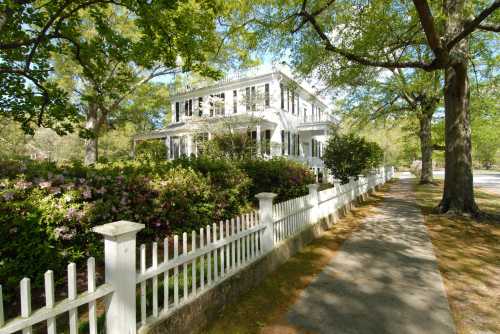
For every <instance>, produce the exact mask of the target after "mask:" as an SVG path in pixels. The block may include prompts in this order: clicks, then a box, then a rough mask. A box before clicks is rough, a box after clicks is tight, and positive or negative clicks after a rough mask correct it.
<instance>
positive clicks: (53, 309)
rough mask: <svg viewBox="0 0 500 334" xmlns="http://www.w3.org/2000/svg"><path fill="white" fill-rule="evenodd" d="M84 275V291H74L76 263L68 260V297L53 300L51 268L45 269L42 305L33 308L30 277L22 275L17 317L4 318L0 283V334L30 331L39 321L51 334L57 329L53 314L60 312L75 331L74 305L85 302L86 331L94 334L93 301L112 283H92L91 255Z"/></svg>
mask: <svg viewBox="0 0 500 334" xmlns="http://www.w3.org/2000/svg"><path fill="white" fill-rule="evenodd" d="M87 277H88V289H87V291H85V292H83V293H81V294H78V291H77V280H76V278H77V270H76V265H75V264H74V263H70V264H69V265H68V268H67V281H68V297H67V298H66V299H64V300H61V301H56V300H55V285H54V281H55V279H54V273H53V272H52V271H51V270H48V271H46V272H45V274H44V286H45V306H44V307H42V308H39V309H37V310H34V311H32V309H31V281H30V279H29V278H23V279H22V280H21V282H20V297H21V314H20V316H19V317H17V318H14V319H9V320H7V319H5V318H4V313H3V308H2V306H3V298H2V289H1V286H0V334H10V333H17V332H22V333H23V334H24V333H33V329H32V328H33V326H35V325H37V324H40V323H43V322H45V323H46V328H47V329H46V332H47V333H48V334H55V333H58V332H60V331H58V328H57V327H56V317H57V316H59V315H62V314H67V315H68V317H69V319H68V320H69V322H68V326H69V333H71V334H73V333H78V326H79V318H78V307H80V306H82V305H88V307H89V316H88V321H89V333H90V334H96V333H97V316H96V307H95V305H96V301H97V300H98V299H101V298H103V297H105V296H107V295H109V294H111V293H113V287H112V286H111V285H110V284H102V285H100V286H99V287H96V284H95V260H94V259H93V258H89V259H88V261H87ZM6 320H7V321H6Z"/></svg>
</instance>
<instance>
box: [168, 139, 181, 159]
mask: <svg viewBox="0 0 500 334" xmlns="http://www.w3.org/2000/svg"><path fill="white" fill-rule="evenodd" d="M179 148H180V145H179V137H170V159H177V158H179V157H180V152H179Z"/></svg>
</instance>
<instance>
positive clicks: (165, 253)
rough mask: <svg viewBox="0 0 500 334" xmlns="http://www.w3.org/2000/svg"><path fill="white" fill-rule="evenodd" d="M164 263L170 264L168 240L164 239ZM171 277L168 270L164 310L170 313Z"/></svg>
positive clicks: (164, 289) (165, 281)
mask: <svg viewBox="0 0 500 334" xmlns="http://www.w3.org/2000/svg"><path fill="white" fill-rule="evenodd" d="M163 262H164V263H167V262H168V238H165V239H163ZM169 283H170V277H169V270H166V271H165V273H164V274H163V309H164V310H165V311H168V307H169V304H170V300H169V299H170V298H169V297H170V296H169V294H170V289H169Z"/></svg>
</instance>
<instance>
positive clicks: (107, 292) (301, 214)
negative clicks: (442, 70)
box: [0, 167, 394, 334]
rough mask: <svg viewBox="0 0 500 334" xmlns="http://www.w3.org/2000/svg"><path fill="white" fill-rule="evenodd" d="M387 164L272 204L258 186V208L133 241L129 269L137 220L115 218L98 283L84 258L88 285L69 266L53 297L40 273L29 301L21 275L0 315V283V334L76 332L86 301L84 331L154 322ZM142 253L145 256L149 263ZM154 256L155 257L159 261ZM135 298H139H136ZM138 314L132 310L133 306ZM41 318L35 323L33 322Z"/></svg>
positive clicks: (360, 188)
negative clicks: (8, 313)
mask: <svg viewBox="0 0 500 334" xmlns="http://www.w3.org/2000/svg"><path fill="white" fill-rule="evenodd" d="M393 174H394V168H393V167H385V168H381V169H380V170H378V171H377V172H374V173H371V174H370V175H368V176H366V177H365V176H362V175H359V176H358V177H357V178H356V179H355V178H350V180H349V182H348V183H346V184H341V183H340V182H339V181H338V180H334V187H333V188H329V189H326V190H323V191H318V185H316V184H313V185H309V194H308V195H306V196H302V197H298V198H294V199H291V200H289V201H286V202H281V203H277V204H274V205H273V198H274V197H275V196H276V195H275V194H273V193H260V194H258V195H257V196H256V197H257V198H258V199H259V209H258V211H255V212H252V213H249V214H245V215H242V216H238V217H236V218H234V219H231V220H226V221H224V222H219V223H218V224H213V225H212V226H206V227H205V228H201V229H200V230H199V232H198V233H197V232H196V231H193V232H192V233H191V235H190V237H188V234H187V233H183V234H182V239H181V240H179V236H177V235H174V236H173V237H171V238H166V239H165V240H164V241H163V245H162V246H160V250H161V253H160V254H159V247H158V244H157V243H156V242H155V243H152V244H151V245H150V247H149V248H148V247H147V246H146V245H141V246H140V251H139V254H140V256H139V270H137V268H136V234H137V232H139V231H140V230H141V229H143V228H144V226H143V225H142V224H137V223H133V222H126V221H120V222H115V223H110V224H105V225H101V226H98V227H96V228H95V229H94V230H95V232H96V233H99V234H102V235H103V236H104V250H105V251H104V254H105V261H104V262H105V281H106V282H105V283H104V284H102V285H100V286H96V277H95V273H96V270H95V260H94V259H93V258H89V259H88V261H87V291H85V292H82V293H80V294H78V291H77V269H76V265H75V264H74V263H70V264H69V265H68V272H67V282H68V283H67V286H68V291H67V297H66V298H65V299H63V300H61V301H56V300H55V289H54V274H53V272H52V271H50V270H49V271H47V272H46V273H45V293H44V295H45V307H42V308H40V309H38V310H36V311H32V308H31V288H30V279H29V278H24V279H23V280H21V282H20V300H21V314H20V316H19V317H17V318H14V319H10V320H8V321H7V322H6V321H5V317H4V307H9V306H8V305H7V306H6V305H4V303H3V298H2V286H1V285H0V334H7V333H18V332H22V333H23V334H30V333H34V330H33V327H34V326H38V328H39V330H38V331H37V332H40V331H43V332H46V333H49V334H55V333H61V332H69V333H70V334H76V333H78V331H79V326H80V323H79V320H80V318H79V316H78V309H79V307H81V306H84V305H87V306H88V309H87V311H86V312H87V316H86V317H85V319H86V320H85V321H86V322H87V323H88V332H89V333H90V334H97V333H98V332H99V333H102V332H106V333H110V334H123V333H129V334H134V333H137V331H138V330H139V329H141V327H143V326H145V325H147V324H150V323H154V322H155V321H156V320H157V319H158V318H159V317H160V316H162V317H168V316H169V315H170V314H171V313H172V312H173V311H174V310H176V309H178V308H179V307H181V306H182V305H184V304H186V303H188V302H189V301H191V300H194V299H196V298H197V297H199V296H200V295H201V294H202V293H204V292H205V291H208V290H209V289H211V288H213V287H214V286H215V285H217V284H219V283H220V282H221V281H223V280H224V279H226V278H227V277H230V276H232V275H234V274H235V273H237V272H239V271H240V270H241V269H242V268H244V267H245V266H247V265H249V264H251V263H252V262H254V261H256V260H257V259H259V258H260V257H261V256H263V255H265V254H267V253H268V252H270V251H272V250H273V248H275V247H277V246H279V245H280V243H282V242H284V241H285V240H287V239H289V238H291V237H293V236H295V235H297V234H299V233H300V232H301V231H303V230H304V229H306V228H307V227H309V226H311V225H312V224H315V223H316V222H317V221H318V220H319V219H321V218H324V217H327V216H328V215H330V214H333V213H335V211H336V210H338V209H339V208H340V207H343V206H346V205H349V204H350V203H351V202H352V201H354V200H355V199H356V198H358V197H360V196H364V195H365V194H366V193H367V192H369V191H370V190H372V189H373V188H375V187H376V186H378V185H380V184H383V183H385V182H386V181H387V180H389V179H391V178H392V177H393ZM148 255H150V257H149V259H150V261H149V262H148V261H147V260H148ZM160 257H161V261H160V260H159V259H160ZM100 299H105V300H106V302H105V305H106V307H105V318H106V323H105V325H104V327H105V328H98V321H97V316H98V315H97V302H98V300H100ZM137 300H138V302H137ZM137 306H139V307H138V310H139V312H138V313H139V314H138V315H137V314H136V307H137ZM64 314H67V317H68V318H67V321H66V322H64V323H65V326H66V327H67V328H64V329H60V328H58V327H57V325H56V317H59V316H61V315H64ZM40 324H41V326H40Z"/></svg>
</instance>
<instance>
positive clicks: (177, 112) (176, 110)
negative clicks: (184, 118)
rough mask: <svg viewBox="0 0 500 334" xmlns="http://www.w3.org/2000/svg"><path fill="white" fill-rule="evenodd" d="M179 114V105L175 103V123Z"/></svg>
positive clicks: (178, 118)
mask: <svg viewBox="0 0 500 334" xmlns="http://www.w3.org/2000/svg"><path fill="white" fill-rule="evenodd" d="M180 112H181V105H180V103H179V102H175V121H176V122H179V120H180Z"/></svg>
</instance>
